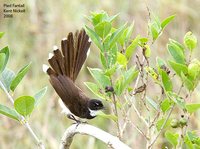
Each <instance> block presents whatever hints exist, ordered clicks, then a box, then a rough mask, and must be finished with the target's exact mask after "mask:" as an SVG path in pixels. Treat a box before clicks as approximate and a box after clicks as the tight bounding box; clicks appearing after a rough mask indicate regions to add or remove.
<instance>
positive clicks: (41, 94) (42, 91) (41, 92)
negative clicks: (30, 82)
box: [34, 86, 47, 107]
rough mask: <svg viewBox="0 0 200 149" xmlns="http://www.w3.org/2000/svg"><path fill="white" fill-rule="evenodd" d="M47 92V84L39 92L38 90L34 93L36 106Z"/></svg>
mask: <svg viewBox="0 0 200 149" xmlns="http://www.w3.org/2000/svg"><path fill="white" fill-rule="evenodd" d="M46 92H47V86H46V87H44V88H42V89H41V90H40V91H39V92H37V93H36V94H35V95H34V99H35V107H36V106H37V105H38V104H39V103H40V102H41V99H42V97H44V95H45V94H46Z"/></svg>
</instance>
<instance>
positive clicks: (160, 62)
mask: <svg viewBox="0 0 200 149" xmlns="http://www.w3.org/2000/svg"><path fill="white" fill-rule="evenodd" d="M156 62H157V67H158V68H161V67H162V66H163V65H165V66H166V64H165V61H164V60H163V59H161V58H160V57H156Z"/></svg>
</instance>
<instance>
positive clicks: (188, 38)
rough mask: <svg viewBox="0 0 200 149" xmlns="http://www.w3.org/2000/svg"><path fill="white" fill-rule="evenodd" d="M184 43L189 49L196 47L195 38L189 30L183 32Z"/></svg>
mask: <svg viewBox="0 0 200 149" xmlns="http://www.w3.org/2000/svg"><path fill="white" fill-rule="evenodd" d="M184 44H185V46H186V47H187V48H188V49H189V50H190V51H192V50H193V49H194V48H196V46H197V38H196V36H195V35H194V34H193V33H192V32H191V31H189V32H187V33H186V34H185V36H184Z"/></svg>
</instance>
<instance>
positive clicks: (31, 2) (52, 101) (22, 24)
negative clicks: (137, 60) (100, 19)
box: [0, 0, 200, 149]
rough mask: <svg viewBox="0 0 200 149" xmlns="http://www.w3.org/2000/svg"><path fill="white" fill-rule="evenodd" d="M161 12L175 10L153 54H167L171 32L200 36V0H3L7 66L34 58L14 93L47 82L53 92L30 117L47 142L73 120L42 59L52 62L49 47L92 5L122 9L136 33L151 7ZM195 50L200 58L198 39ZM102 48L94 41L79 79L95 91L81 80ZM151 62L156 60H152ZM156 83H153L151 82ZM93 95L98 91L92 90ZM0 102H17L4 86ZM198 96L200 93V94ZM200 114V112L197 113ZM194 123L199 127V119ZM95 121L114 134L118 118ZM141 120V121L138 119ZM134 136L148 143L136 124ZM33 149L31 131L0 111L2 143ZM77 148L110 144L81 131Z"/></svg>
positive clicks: (54, 142)
mask: <svg viewBox="0 0 200 149" xmlns="http://www.w3.org/2000/svg"><path fill="white" fill-rule="evenodd" d="M12 2H14V3H25V6H26V13H24V14H16V15H15V16H14V18H12V19H8V18H7V19H5V18H3V13H2V10H3V4H4V3H12ZM146 6H148V7H149V9H150V11H153V12H154V13H155V14H157V15H158V16H160V18H161V19H164V18H166V17H167V16H169V15H172V14H176V18H175V20H174V21H173V22H172V23H171V24H170V25H169V26H168V27H167V28H166V29H165V31H164V32H163V34H162V36H161V37H160V38H159V39H158V41H157V42H156V43H155V44H154V46H153V47H152V55H153V56H152V58H151V59H150V61H152V60H155V59H154V58H155V56H158V55H159V56H160V57H163V58H165V59H166V58H168V53H167V50H166V43H167V42H168V38H169V37H170V38H173V39H175V40H177V41H179V42H182V39H183V36H184V34H185V33H186V32H187V31H188V30H191V31H192V32H193V33H194V34H195V35H196V36H197V38H198V39H199V40H200V27H199V20H200V11H199V10H200V0H193V1H191V0H146V1H145V0H73V1H69V0H60V1H55V0H42V1H39V0H26V1H25V0H15V1H7V0H0V10H1V11H0V12H1V13H0V31H1V32H5V35H4V37H3V38H2V39H1V40H0V47H1V48H2V47H4V46H6V45H8V46H9V47H10V49H11V56H10V61H9V63H8V67H9V68H11V69H13V70H15V71H18V70H19V69H20V68H21V67H22V66H24V65H25V64H27V63H29V62H30V61H31V62H32V67H31V70H30V72H29V73H28V75H27V76H26V77H25V78H24V80H23V81H22V83H21V84H20V86H19V87H18V88H17V90H16V91H15V93H14V95H13V96H14V97H18V96H20V95H34V93H36V92H37V91H38V90H40V89H41V88H42V87H44V86H49V87H48V92H47V94H46V95H45V97H44V100H43V102H42V103H41V105H40V106H39V107H38V108H37V109H35V111H34V112H33V114H32V115H31V118H30V120H29V122H30V124H31V126H32V128H33V129H34V131H35V132H36V134H37V135H38V136H39V137H40V138H41V139H42V140H43V141H44V143H45V145H46V148H49V149H55V148H58V146H59V143H60V139H61V136H62V134H63V133H64V130H65V129H66V128H67V127H68V126H69V125H70V124H71V123H72V122H71V121H70V120H68V119H67V118H66V117H65V116H64V115H62V114H61V113H60V112H61V109H60V107H59V105H58V102H57V99H58V96H57V95H56V94H55V92H54V91H53V89H52V87H51V86H50V85H49V82H48V77H47V75H46V74H44V73H43V71H42V64H47V58H48V53H49V52H51V51H52V47H53V46H54V45H57V46H59V47H60V41H61V39H62V38H63V37H66V35H67V34H68V32H70V31H73V32H74V31H75V30H76V29H80V28H82V27H83V26H84V24H88V22H87V19H86V18H85V17H84V16H85V15H89V14H90V12H91V11H99V10H105V11H107V12H108V14H109V15H114V14H117V13H120V14H119V17H118V19H117V21H116V22H115V24H116V25H120V24H122V23H124V22H126V21H128V22H129V23H132V21H135V29H134V35H133V37H135V35H137V34H141V35H142V36H146V34H147V24H148V11H147V8H146ZM197 49H198V50H196V53H195V56H197V57H198V58H200V54H199V53H200V52H199V50H200V48H199V45H198V48H197ZM98 58H99V57H98V50H97V49H96V47H95V46H94V45H92V47H91V52H90V56H89V58H88V59H87V61H86V63H85V66H84V67H83V69H82V71H81V73H80V74H79V77H78V80H77V84H78V85H79V86H80V87H81V88H82V89H83V90H85V91H86V92H87V94H91V93H90V92H89V91H88V90H87V89H86V87H85V86H84V84H83V83H82V82H84V81H89V80H92V78H91V76H90V75H89V73H88V71H87V69H86V66H89V67H98V66H99V65H100V64H99V61H97V59H98ZM151 63H152V64H154V63H155V62H154V61H152V62H151ZM152 89H154V88H152ZM91 96H93V95H92V94H91ZM0 97H1V98H0V103H1V104H5V105H7V106H9V107H12V105H11V104H10V103H9V101H8V100H7V99H6V97H5V96H4V93H3V92H2V91H0ZM196 97H199V95H198V94H197V96H196ZM198 119H199V118H198ZM198 119H196V120H194V123H195V124H196V127H195V128H198V127H199V126H198V124H197V121H198ZM89 123H92V124H94V125H96V126H98V127H100V128H102V129H104V130H106V131H108V132H111V133H112V134H114V135H115V134H116V127H115V125H114V124H113V122H110V121H108V120H105V119H102V118H96V119H94V120H91V121H90V122H89ZM137 124H138V125H139V124H140V122H139V121H138V122H137ZM129 132H130V133H133V134H134V135H132V136H133V137H132V138H129V139H127V138H126V140H125V142H127V143H128V144H129V145H130V146H131V147H136V148H144V145H145V144H144V140H143V138H142V137H141V136H140V134H138V133H137V131H136V130H134V128H131V129H130V131H129ZM161 144H162V142H160V143H159V142H158V143H157V145H155V146H154V148H161ZM22 148H27V149H33V148H36V145H35V143H34V140H33V139H32V138H31V136H30V134H29V132H28V131H27V130H26V129H25V128H24V127H23V126H22V125H20V124H18V123H17V122H15V121H13V120H11V119H9V118H7V117H5V116H2V115H0V149H22ZM71 148H72V149H103V148H107V147H106V145H104V144H103V143H101V142H100V141H98V140H95V139H94V138H92V137H88V136H82V135H77V136H76V137H75V139H74V141H73V144H72V147H71Z"/></svg>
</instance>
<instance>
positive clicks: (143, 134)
mask: <svg viewBox="0 0 200 149" xmlns="http://www.w3.org/2000/svg"><path fill="white" fill-rule="evenodd" d="M131 124H132V125H133V127H134V128H135V129H136V130H137V131H138V132H139V133H140V134H141V135H142V136H143V137H144V138H145V139H146V140H149V137H147V136H146V134H145V133H144V132H143V131H142V130H141V129H140V128H139V127H138V126H136V125H135V124H134V123H133V122H131Z"/></svg>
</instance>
